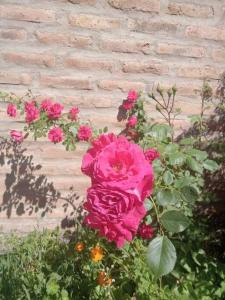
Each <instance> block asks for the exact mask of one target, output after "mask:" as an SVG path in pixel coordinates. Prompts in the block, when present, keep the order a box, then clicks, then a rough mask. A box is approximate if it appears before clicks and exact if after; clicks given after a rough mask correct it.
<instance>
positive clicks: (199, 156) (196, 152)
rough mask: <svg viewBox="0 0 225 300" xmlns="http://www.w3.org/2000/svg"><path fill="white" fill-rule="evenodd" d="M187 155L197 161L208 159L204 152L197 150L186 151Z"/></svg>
mask: <svg viewBox="0 0 225 300" xmlns="http://www.w3.org/2000/svg"><path fill="white" fill-rule="evenodd" d="M187 154H189V155H191V156H194V157H195V158H196V159H197V160H199V161H203V160H204V159H206V158H207V157H208V154H207V152H206V151H201V150H198V149H189V150H188V151H187Z"/></svg>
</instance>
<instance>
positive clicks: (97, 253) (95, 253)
mask: <svg viewBox="0 0 225 300" xmlns="http://www.w3.org/2000/svg"><path fill="white" fill-rule="evenodd" d="M90 255H91V259H92V260H93V261H94V262H98V261H100V260H102V259H103V256H104V254H103V249H102V248H101V247H100V246H95V247H93V248H92V249H91V252H90Z"/></svg>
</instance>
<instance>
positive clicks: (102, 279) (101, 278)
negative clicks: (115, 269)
mask: <svg viewBox="0 0 225 300" xmlns="http://www.w3.org/2000/svg"><path fill="white" fill-rule="evenodd" d="M97 282H98V284H99V285H101V286H107V285H111V284H112V277H111V276H109V277H108V278H107V277H106V274H105V272H103V271H102V272H100V273H99V274H98V278H97Z"/></svg>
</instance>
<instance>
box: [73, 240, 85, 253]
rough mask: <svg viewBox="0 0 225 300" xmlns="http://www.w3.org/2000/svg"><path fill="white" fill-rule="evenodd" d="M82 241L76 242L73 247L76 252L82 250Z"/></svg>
mask: <svg viewBox="0 0 225 300" xmlns="http://www.w3.org/2000/svg"><path fill="white" fill-rule="evenodd" d="M84 247H85V245H84V243H83V242H77V243H76V245H75V247H74V249H75V250H76V251H77V252H82V251H83V250H84Z"/></svg>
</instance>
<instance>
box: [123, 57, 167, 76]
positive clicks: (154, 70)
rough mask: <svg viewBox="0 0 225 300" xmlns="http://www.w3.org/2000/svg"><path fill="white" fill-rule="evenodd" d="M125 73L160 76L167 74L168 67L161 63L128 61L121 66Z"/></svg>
mask: <svg viewBox="0 0 225 300" xmlns="http://www.w3.org/2000/svg"><path fill="white" fill-rule="evenodd" d="M122 70H123V72H125V73H151V74H155V75H162V74H167V73H168V67H167V66H166V65H164V64H162V63H161V62H157V61H154V60H150V61H128V62H124V63H123V64H122Z"/></svg>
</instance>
